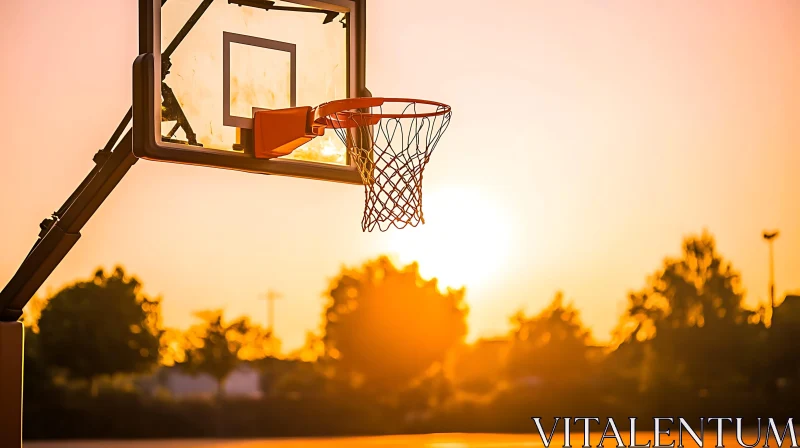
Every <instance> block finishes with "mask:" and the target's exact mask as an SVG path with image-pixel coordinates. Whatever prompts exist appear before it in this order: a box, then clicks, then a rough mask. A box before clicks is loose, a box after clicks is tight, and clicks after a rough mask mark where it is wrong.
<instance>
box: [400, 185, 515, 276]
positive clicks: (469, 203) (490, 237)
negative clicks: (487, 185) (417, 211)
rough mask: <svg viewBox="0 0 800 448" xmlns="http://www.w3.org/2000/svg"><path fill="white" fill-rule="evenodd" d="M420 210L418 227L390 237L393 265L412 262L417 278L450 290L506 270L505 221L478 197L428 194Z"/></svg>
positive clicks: (476, 193) (460, 192)
mask: <svg viewBox="0 0 800 448" xmlns="http://www.w3.org/2000/svg"><path fill="white" fill-rule="evenodd" d="M424 204H425V225H424V226H421V227H418V228H415V229H411V230H408V229H406V230H405V231H403V232H395V233H394V234H393V235H392V239H391V243H390V250H391V252H392V253H394V254H395V256H396V257H397V258H398V261H400V262H402V263H410V262H412V261H417V262H419V265H420V272H421V273H422V275H423V276H425V277H436V278H438V279H439V282H440V284H441V285H442V286H450V287H461V286H468V287H475V286H478V285H480V284H482V283H484V282H486V281H487V280H488V279H490V278H491V277H492V276H493V275H495V274H497V273H498V272H499V271H501V270H502V268H503V267H504V266H506V265H507V264H508V256H509V246H510V242H511V233H512V232H511V227H510V224H509V220H508V219H507V216H505V213H504V210H502V209H500V207H499V206H498V205H496V204H493V203H492V202H491V201H489V200H488V199H487V198H485V197H484V196H483V195H482V194H481V193H480V192H479V191H476V190H471V189H463V188H460V189H455V188H449V189H444V190H439V191H432V192H431V193H430V194H426V195H425V198H424Z"/></svg>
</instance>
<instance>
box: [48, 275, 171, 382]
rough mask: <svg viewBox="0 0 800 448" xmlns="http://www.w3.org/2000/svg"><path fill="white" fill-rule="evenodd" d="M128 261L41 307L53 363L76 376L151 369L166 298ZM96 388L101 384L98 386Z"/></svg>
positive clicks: (79, 377)
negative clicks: (146, 289)
mask: <svg viewBox="0 0 800 448" xmlns="http://www.w3.org/2000/svg"><path fill="white" fill-rule="evenodd" d="M141 288H142V284H141V282H139V280H137V279H136V278H135V277H131V276H128V275H126V274H125V271H124V269H123V268H122V267H119V266H118V267H116V268H115V269H114V271H113V272H111V273H106V272H105V271H103V270H102V269H99V270H98V271H97V272H95V274H94V276H93V277H92V278H90V279H88V280H82V281H78V282H76V283H74V284H72V285H69V286H67V287H65V288H63V289H62V290H60V291H59V292H57V293H56V294H55V295H54V296H53V297H51V298H50V299H49V300H48V301H47V304H46V305H45V306H44V308H43V309H42V311H41V317H40V319H39V324H38V325H39V335H38V344H37V345H38V347H39V351H40V354H41V356H42V359H43V360H44V361H45V362H46V363H47V364H48V365H50V366H55V367H60V368H63V369H64V370H65V371H66V372H67V373H68V374H69V376H70V377H72V378H75V379H84V380H88V381H90V382H92V383H93V380H94V379H96V378H97V377H99V376H102V375H111V374H114V373H137V372H145V371H147V370H148V369H150V368H152V367H154V366H155V364H156V362H157V361H158V355H159V336H160V331H161V330H160V326H161V303H160V299H153V298H150V297H147V296H145V295H144V294H142V292H141ZM92 390H93V393H94V392H95V388H94V387H93V388H92Z"/></svg>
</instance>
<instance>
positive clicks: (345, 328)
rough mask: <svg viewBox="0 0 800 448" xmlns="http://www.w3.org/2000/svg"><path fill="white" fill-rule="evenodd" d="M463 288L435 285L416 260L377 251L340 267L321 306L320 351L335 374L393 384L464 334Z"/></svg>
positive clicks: (380, 386)
mask: <svg viewBox="0 0 800 448" xmlns="http://www.w3.org/2000/svg"><path fill="white" fill-rule="evenodd" d="M464 294H465V290H464V289H459V290H453V289H448V290H447V291H445V292H442V291H440V290H439V287H438V283H437V281H436V279H432V280H426V279H423V278H422V277H421V276H420V273H419V268H418V266H417V264H416V263H414V264H410V265H408V266H405V267H400V268H398V267H397V266H395V265H394V264H393V263H392V262H391V261H390V260H389V259H388V258H386V257H380V258H378V259H375V260H371V261H368V262H366V263H365V264H364V265H363V266H361V267H360V268H356V269H346V268H345V269H343V270H342V272H341V274H340V275H339V276H338V277H337V278H336V279H335V280H334V281H333V283H332V286H331V289H330V292H329V301H328V305H327V307H326V309H325V314H324V317H325V336H324V338H323V341H324V346H325V354H326V356H327V357H329V358H331V359H334V360H335V361H336V362H335V365H336V371H337V374H339V375H344V376H346V377H347V378H349V379H351V380H354V382H355V383H363V385H364V386H365V387H368V388H373V389H375V390H381V391H385V392H391V391H397V390H399V389H402V388H404V387H406V386H408V385H409V383H410V382H411V381H412V380H413V379H416V378H417V377H419V376H420V375H422V374H423V373H425V372H426V370H428V369H429V368H431V367H432V366H433V365H434V364H435V363H437V362H440V361H442V360H443V358H444V357H445V354H446V353H447V351H448V350H450V348H452V347H453V346H454V345H456V344H458V343H459V342H460V341H462V340H463V338H464V336H465V335H466V333H467V324H466V315H467V307H466V305H465V303H464Z"/></svg>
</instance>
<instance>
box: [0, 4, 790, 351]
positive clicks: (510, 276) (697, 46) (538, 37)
mask: <svg viewBox="0 0 800 448" xmlns="http://www.w3.org/2000/svg"><path fill="white" fill-rule="evenodd" d="M136 3H137V2H135V1H133V0H125V1H122V0H115V1H106V0H74V1H69V2H35V1H5V2H1V3H0V33H2V39H0V56H1V57H2V60H3V69H2V78H1V80H0V81H1V82H0V92H1V93H2V95H1V96H2V99H3V100H2V103H0V120H2V123H3V124H4V126H3V128H4V131H3V137H4V140H5V142H4V143H5V144H4V145H3V149H2V151H0V206H1V207H2V209H0V210H2V212H0V216H2V218H3V219H2V221H0V230H1V231H0V247H1V248H2V251H0V283H2V284H3V285H4V284H5V282H6V281H7V280H8V279H9V278H10V277H11V276H12V275H13V273H14V271H15V269H16V268H17V267H18V265H19V263H20V262H21V261H22V259H23V258H24V256H25V254H26V253H27V252H28V250H29V249H30V247H31V245H32V244H33V242H34V241H35V237H36V234H37V232H38V227H37V226H38V224H39V222H40V221H41V220H42V219H43V218H45V217H46V216H47V215H48V214H49V213H51V212H53V211H54V210H55V209H57V208H58V207H59V206H60V205H61V204H62V202H63V201H64V200H65V199H66V198H67V197H68V195H69V194H70V193H71V192H72V191H73V189H74V188H75V187H76V186H77V185H78V184H79V182H80V181H81V180H82V179H83V177H84V176H85V175H86V173H87V172H88V171H89V170H90V169H91V167H92V161H91V158H92V155H93V154H94V153H95V152H96V151H97V149H99V148H100V147H101V146H102V145H103V144H104V143H105V141H106V139H107V138H108V136H109V135H110V133H111V132H112V131H113V129H114V127H115V126H116V124H117V123H118V121H119V120H120V119H121V118H122V116H123V115H124V113H125V111H126V110H127V109H128V107H129V106H130V102H131V85H132V82H131V64H132V62H133V59H134V58H135V56H136V53H137V34H136V33H137V24H136V21H137V5H136ZM368 20H369V23H368V61H367V85H368V87H369V88H370V90H371V91H372V92H373V93H374V94H375V95H376V96H401V97H420V98H430V99H434V100H439V101H443V102H446V103H449V104H451V105H452V106H453V110H454V116H453V122H452V124H451V126H450V129H449V131H448V133H447V135H445V137H444V139H443V140H442V142H441V144H440V145H439V147H438V148H437V151H436V153H434V157H433V159H432V162H431V164H430V166H429V168H428V170H427V171H426V177H425V184H424V186H425V190H426V199H425V206H426V207H425V213H426V218H427V221H428V223H427V224H426V225H425V226H423V227H422V228H419V229H414V230H411V231H391V232H388V233H386V234H380V233H372V234H370V233H362V232H361V229H360V221H361V211H362V210H361V207H362V205H363V196H362V195H363V191H362V189H361V188H360V187H357V186H348V185H337V184H331V183H326V182H320V181H307V180H299V179H289V178H280V177H265V176H257V175H250V174H244V173H239V172H232V171H224V170H215V169H209V168H197V167H188V166H177V165H170V164H159V163H155V162H149V161H140V162H138V163H137V164H136V165H135V166H134V167H133V169H132V170H131V171H130V173H129V174H128V175H127V177H126V178H125V179H124V180H123V181H122V183H121V184H120V185H119V186H118V187H117V189H116V191H114V192H113V193H112V195H111V196H110V197H109V199H108V200H107V201H106V203H105V204H104V206H103V207H102V208H101V209H100V211H99V212H98V213H97V214H96V215H95V216H94V218H93V219H92V220H91V221H90V222H89V223H88V225H87V226H86V227H85V228H84V231H83V238H82V239H81V241H80V242H79V243H78V244H77V246H76V247H75V248H74V249H73V251H72V252H71V253H70V254H69V255H68V256H67V258H66V259H65V260H64V262H63V263H62V264H61V266H59V267H58V269H56V271H55V272H54V273H53V275H52V276H51V277H50V279H49V280H48V282H47V283H46V284H45V286H44V287H43V288H42V290H41V291H40V295H45V294H47V293H48V292H54V291H55V290H56V289H57V288H59V287H61V286H63V285H64V284H66V283H68V282H70V281H73V280H74V279H76V278H83V277H86V276H88V275H90V274H91V273H92V272H93V270H94V269H95V268H96V267H97V266H105V267H111V266H113V265H114V264H116V263H120V264H123V265H124V266H125V267H126V268H127V269H128V270H129V271H130V272H132V273H134V274H136V275H137V276H139V277H140V278H141V279H142V280H143V282H144V285H145V291H146V292H147V293H149V294H151V295H162V296H163V297H164V298H165V300H164V314H165V323H166V324H167V325H170V326H177V327H186V326H188V325H189V324H190V323H191V321H192V317H191V312H192V311H195V310H199V309H209V308H221V307H224V308H225V309H226V312H227V314H228V316H229V317H234V316H236V315H239V314H249V315H251V316H252V317H253V318H254V319H255V320H257V321H259V322H261V323H264V322H265V321H266V306H265V302H264V301H263V300H259V296H260V295H263V294H264V293H265V292H266V290H267V289H270V288H271V289H275V290H277V291H280V292H281V293H283V294H284V298H283V299H282V300H280V301H278V302H277V303H276V315H277V318H276V331H277V334H278V336H279V337H281V338H282V339H283V343H284V344H283V347H284V349H285V350H291V349H293V348H297V347H298V346H299V345H301V344H302V342H303V339H304V335H305V332H306V331H309V330H314V329H316V328H318V326H319V324H320V317H321V311H322V306H323V303H324V301H323V299H322V297H321V295H322V293H323V292H324V291H325V290H326V288H327V287H328V283H329V281H330V278H332V277H333V276H335V275H336V274H337V273H338V270H339V268H340V266H341V265H342V264H346V265H355V264H357V263H360V262H362V261H364V260H366V259H368V258H371V257H374V256H376V255H378V254H381V253H390V254H394V255H395V256H396V257H397V259H399V260H401V261H404V262H405V261H411V260H419V261H420V263H421V268H422V271H423V273H424V274H425V275H427V276H441V278H442V280H443V282H445V283H447V284H452V285H459V284H462V283H463V284H466V286H467V288H468V293H467V298H468V303H469V305H470V307H471V313H470V316H469V324H470V331H471V333H470V335H471V336H470V337H471V338H472V339H474V338H475V337H479V336H488V335H494V334H499V333H503V332H505V331H507V329H508V323H507V322H508V316H509V315H511V314H512V313H513V312H514V311H516V310H518V309H520V308H524V309H526V310H527V311H528V312H535V311H538V310H539V309H540V308H541V307H543V306H544V305H546V303H547V302H549V301H550V299H551V298H552V296H553V294H554V293H555V292H556V291H557V290H559V289H563V290H564V291H565V294H566V296H567V297H568V298H569V299H571V300H573V301H574V303H575V304H576V305H577V306H578V307H579V308H580V309H581V310H582V312H583V317H584V320H585V321H586V322H587V323H588V324H589V325H590V326H591V327H592V329H593V330H594V333H595V337H596V338H597V339H598V340H601V341H602V340H607V339H608V337H609V332H610V330H611V329H612V328H613V326H614V325H615V324H616V322H617V317H618V315H619V314H620V313H621V312H622V310H623V308H624V301H625V297H626V292H627V291H628V290H630V289H633V288H639V287H641V286H642V285H643V282H644V279H645V276H646V275H648V274H650V273H651V272H653V271H654V270H655V269H656V268H658V267H659V265H660V263H661V260H662V259H663V258H664V257H665V256H667V255H677V254H678V252H679V250H680V242H681V238H682V237H683V236H684V235H686V234H689V233H697V232H700V231H702V230H703V228H707V229H709V230H710V231H711V232H713V233H714V234H715V236H716V237H717V242H718V245H719V248H720V251H721V252H722V254H723V255H725V256H726V257H728V258H729V259H730V260H732V261H733V263H734V265H735V267H736V268H738V269H740V270H741V271H742V273H743V277H744V285H745V287H746V289H747V302H748V303H749V304H751V305H755V304H756V303H757V302H758V301H759V300H764V299H765V298H766V291H767V254H768V252H767V246H766V244H765V243H764V242H763V241H762V239H761V236H760V234H761V231H762V230H764V229H771V228H778V229H780V230H781V231H782V234H781V236H780V237H779V239H778V240H777V242H776V246H775V247H776V278H777V284H778V287H777V291H778V294H779V296H781V297H782V296H783V293H785V292H788V291H793V290H794V291H798V290H800V201H798V197H800V1H796V0H781V1H778V0H776V1H755V0H751V1H738V0H724V1H723V0H714V1H702V2H697V1H689V0H676V1H670V2H663V1H633V0H630V1H622V0H619V1H617V0H613V1H612V0H603V1H600V0H593V1H576V0H575V1H573V0H570V1H537V0H524V1H515V0H504V1H500V0H498V1H492V2H487V1H477V0H462V1H454V0H404V1H400V0H371V1H370V2H369V8H368Z"/></svg>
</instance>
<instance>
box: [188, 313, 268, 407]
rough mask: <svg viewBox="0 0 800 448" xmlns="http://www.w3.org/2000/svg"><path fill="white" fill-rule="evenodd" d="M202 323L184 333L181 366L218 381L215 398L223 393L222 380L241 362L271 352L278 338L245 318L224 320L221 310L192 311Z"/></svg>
mask: <svg viewBox="0 0 800 448" xmlns="http://www.w3.org/2000/svg"><path fill="white" fill-rule="evenodd" d="M195 316H197V317H198V318H199V319H200V320H201V321H202V322H200V323H199V324H196V325H194V326H192V327H191V328H190V329H189V331H188V332H187V333H186V335H185V344H186V346H185V348H184V350H185V355H184V356H183V357H182V358H183V362H181V363H180V364H179V365H180V366H181V368H182V369H183V370H184V371H186V372H188V373H191V374H200V373H206V374H208V375H211V377H213V378H214V379H215V380H216V382H217V397H218V398H221V397H222V396H223V392H224V389H223V384H224V383H225V379H226V378H227V377H228V376H229V375H230V374H231V373H232V372H233V371H234V370H236V368H237V367H238V366H239V365H240V364H241V362H242V361H252V360H256V359H262V358H264V357H266V356H268V355H274V354H276V353H275V352H276V351H277V346H276V343H277V340H276V339H275V338H274V337H273V336H272V333H271V332H269V331H268V330H265V329H263V328H261V327H258V326H256V325H253V324H252V323H251V322H250V320H249V319H248V318H246V317H242V318H239V319H236V320H234V321H233V322H225V320H224V316H223V312H222V311H221V310H217V311H201V312H198V313H195Z"/></svg>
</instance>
